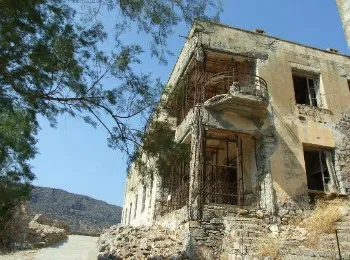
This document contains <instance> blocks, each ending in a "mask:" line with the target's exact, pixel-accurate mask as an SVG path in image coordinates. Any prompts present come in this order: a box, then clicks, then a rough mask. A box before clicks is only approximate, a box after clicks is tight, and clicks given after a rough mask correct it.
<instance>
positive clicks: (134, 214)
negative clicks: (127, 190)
mask: <svg viewBox="0 0 350 260" xmlns="http://www.w3.org/2000/svg"><path fill="white" fill-rule="evenodd" d="M138 197H139V196H138V194H136V199H135V211H134V218H136V213H137V200H138Z"/></svg>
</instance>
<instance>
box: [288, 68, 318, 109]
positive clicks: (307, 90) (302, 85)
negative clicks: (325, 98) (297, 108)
mask: <svg viewBox="0 0 350 260" xmlns="http://www.w3.org/2000/svg"><path fill="white" fill-rule="evenodd" d="M293 84H294V93H295V101H296V103H297V104H304V105H309V106H315V107H316V106H321V100H320V98H319V84H318V79H317V77H313V76H303V75H300V74H293Z"/></svg>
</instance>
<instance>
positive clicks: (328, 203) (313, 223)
mask: <svg viewBox="0 0 350 260" xmlns="http://www.w3.org/2000/svg"><path fill="white" fill-rule="evenodd" d="M344 203H345V202H344V200H341V199H334V200H319V201H318V202H317V204H316V206H315V208H314V210H313V211H312V213H311V215H310V216H309V217H307V218H305V219H304V220H303V221H302V222H301V223H300V225H299V226H300V227H302V228H305V229H307V230H308V232H309V233H308V242H309V245H310V246H312V247H315V246H316V245H317V243H318V241H319V239H320V236H321V235H322V234H324V233H333V232H335V226H336V222H337V221H339V220H341V219H342V217H343V215H342V213H341V211H340V208H341V207H342V206H343V205H344Z"/></svg>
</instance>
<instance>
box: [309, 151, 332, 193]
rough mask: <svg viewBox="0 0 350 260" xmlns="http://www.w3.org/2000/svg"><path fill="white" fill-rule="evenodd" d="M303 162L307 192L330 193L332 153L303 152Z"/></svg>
mask: <svg viewBox="0 0 350 260" xmlns="http://www.w3.org/2000/svg"><path fill="white" fill-rule="evenodd" d="M304 160H305V168H306V175H307V185H308V189H309V190H314V191H331V190H330V189H331V188H332V186H331V184H332V183H333V180H332V177H331V176H333V174H331V173H332V171H333V162H332V152H331V151H322V150H304Z"/></svg>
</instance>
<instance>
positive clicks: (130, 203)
mask: <svg viewBox="0 0 350 260" xmlns="http://www.w3.org/2000/svg"><path fill="white" fill-rule="evenodd" d="M131 210H132V202H130V208H129V221H128V224H129V225H130V221H131V212H132V211H131Z"/></svg>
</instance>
